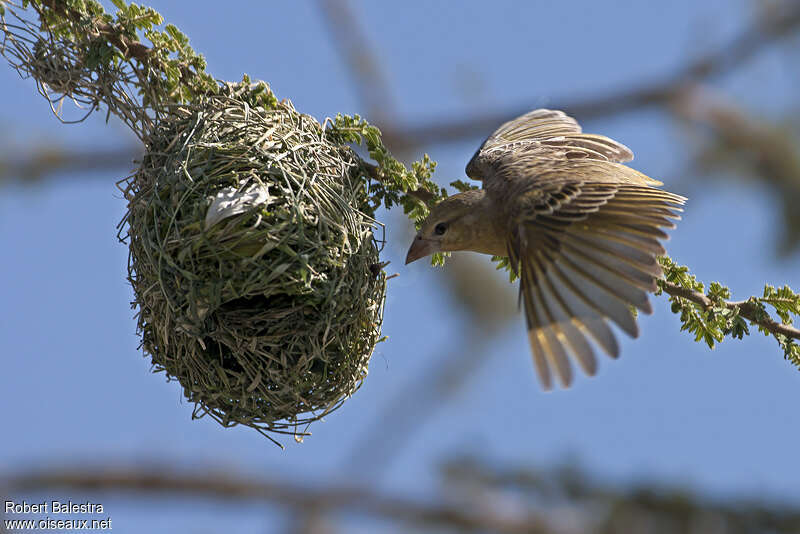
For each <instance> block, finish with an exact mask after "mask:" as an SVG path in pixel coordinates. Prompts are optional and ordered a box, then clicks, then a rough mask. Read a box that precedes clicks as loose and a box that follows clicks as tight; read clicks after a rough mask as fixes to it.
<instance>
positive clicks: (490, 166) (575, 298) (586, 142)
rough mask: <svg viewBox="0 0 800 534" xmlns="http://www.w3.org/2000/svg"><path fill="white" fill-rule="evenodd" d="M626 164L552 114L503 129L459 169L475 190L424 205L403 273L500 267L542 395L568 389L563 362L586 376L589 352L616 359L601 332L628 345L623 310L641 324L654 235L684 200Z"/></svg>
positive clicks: (657, 247) (614, 347) (629, 325)
mask: <svg viewBox="0 0 800 534" xmlns="http://www.w3.org/2000/svg"><path fill="white" fill-rule="evenodd" d="M632 159H633V152H632V151H631V150H630V149H629V148H628V147H627V146H625V145H623V144H622V143H619V142H617V141H615V140H613V139H610V138H608V137H606V136H603V135H598V134H587V133H583V131H582V128H581V126H580V125H579V124H578V122H577V121H576V120H575V119H574V118H572V117H570V116H569V115H567V114H566V113H564V112H563V111H559V110H550V109H536V110H533V111H530V112H528V113H526V114H524V115H522V116H520V117H518V118H516V119H514V120H511V121H509V122H506V123H504V124H502V125H501V126H500V127H499V128H498V129H497V130H496V131H495V132H494V133H493V134H491V135H490V136H489V137H488V138H487V139H486V140H485V141H484V142H483V144H481V146H480V147H479V148H478V150H477V151H476V152H475V154H474V155H473V157H472V159H471V160H470V161H469V163H468V164H467V167H466V174H467V176H468V177H469V178H470V179H473V180H476V181H481V182H482V186H483V187H482V188H480V189H473V190H468V191H464V192H461V193H458V194H455V195H452V196H449V197H447V198H445V199H443V200H441V201H440V202H438V203H437V204H436V205H434V206H433V207H432V208H431V209H430V212H429V214H428V215H427V217H426V218H425V219H424V220H423V221H422V222H421V224H420V225H419V231H418V232H417V234H416V236H415V237H414V239H413V241H412V243H411V246H410V248H409V249H408V254H407V256H406V264H409V263H411V262H413V261H416V260H418V259H420V258H423V257H425V256H428V255H430V254H433V253H437V252H453V251H473V252H478V253H482V254H489V255H492V256H500V257H506V258H508V263H509V265H510V268H511V270H512V271H513V273H514V274H515V275H516V276H517V277H518V278H519V303H520V304H519V306H520V307H521V308H524V315H525V320H526V325H527V333H528V341H529V344H530V349H531V353H532V357H533V362H534V367H535V369H536V373H537V375H538V377H539V381H540V383H541V385H542V387H543V389H545V390H550V389H552V387H553V375H554V374H555V376H556V377H557V378H558V381H559V383H560V385H561V386H562V387H563V388H567V387H569V386H570V385H571V383H572V381H573V369H572V363H571V360H570V355H571V356H572V359H574V360H575V361H576V362H577V364H578V365H579V366H580V367H581V368H582V369H583V371H584V372H585V373H586V374H587V375H589V376H593V375H594V374H596V372H597V358H596V357H595V350H594V349H593V345H595V346H599V347H600V349H601V350H602V351H603V352H605V353H606V354H607V355H608V356H610V357H611V358H617V357H618V356H619V344H618V343H617V340H616V337H615V336H614V333H613V332H612V330H611V328H610V327H609V323H613V324H616V326H617V327H619V328H620V329H621V330H622V331H623V332H625V333H626V334H627V335H629V336H631V337H632V338H636V337H638V335H639V327H638V325H637V323H636V318H635V312H634V309H637V310H639V311H641V312H642V313H645V314H650V313H652V307H651V305H650V302H649V300H648V293H651V292H653V291H655V290H656V288H657V286H656V280H657V279H659V278H660V277H662V276H663V275H662V269H661V266H660V264H659V262H658V260H657V258H658V256H661V255H663V254H665V249H664V246H663V244H662V242H663V241H665V240H667V239H668V235H667V233H666V232H665V230H666V229H672V228H675V222H676V221H678V220H680V218H681V217H680V213H681V212H683V209H682V206H683V205H684V203H685V201H686V200H687V199H686V197H683V196H681V195H677V194H674V193H670V192H668V191H665V190H663V189H659V187H658V186H661V185H663V183H662V182H659V181H658V180H654V179H652V178H650V177H648V176H647V175H645V174H643V173H641V172H639V171H637V170H635V169H633V168H631V167H628V166H627V165H624V163H626V162H629V161H631V160H632Z"/></svg>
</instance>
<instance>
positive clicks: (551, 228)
mask: <svg viewBox="0 0 800 534" xmlns="http://www.w3.org/2000/svg"><path fill="white" fill-rule="evenodd" d="M562 176H566V177H564V178H562V179H560V180H558V179H555V178H552V179H550V180H549V181H547V182H545V183H542V182H540V181H528V182H527V184H528V187H527V190H526V191H517V192H516V194H515V196H514V197H513V198H512V197H507V198H508V200H509V208H508V209H509V212H508V214H509V220H510V224H511V229H510V232H509V237H508V242H507V249H508V256H509V260H510V263H511V265H512V266H513V268H514V269H515V270H516V271H517V274H519V276H520V280H521V282H520V300H521V301H522V303H523V304H524V307H525V317H526V319H527V325H528V338H529V341H530V345H531V350H532V352H533V358H534V363H535V366H536V370H537V373H538V375H539V378H540V380H541V382H542V385H543V386H544V387H545V388H546V389H549V388H550V387H551V385H552V381H551V369H552V370H555V373H556V374H557V376H558V377H559V379H560V381H561V384H562V385H563V386H565V387H566V386H568V385H569V384H570V382H571V380H572V368H571V366H570V363H569V359H568V353H571V354H572V355H573V356H574V357H575V359H577V360H578V363H579V364H580V366H581V367H582V368H583V369H584V371H585V372H586V373H587V374H589V375H592V374H594V373H595V371H596V368H597V363H596V360H595V356H594V353H593V351H592V348H591V346H590V345H589V343H588V341H587V338H590V339H593V340H594V341H595V342H596V343H597V344H598V345H600V347H601V348H602V349H603V350H604V351H605V352H606V353H607V354H608V355H609V356H611V357H617V355H618V353H619V348H618V345H617V342H616V340H615V338H614V335H613V334H612V332H611V330H610V329H609V327H608V324H607V321H606V320H607V319H610V320H611V321H613V322H614V323H616V324H617V325H618V326H619V327H620V328H621V329H622V330H623V331H625V332H626V333H627V334H629V335H630V336H632V337H636V336H637V335H638V327H637V325H636V321H635V319H634V317H633V314H632V313H631V306H633V307H636V308H638V309H639V310H641V311H642V312H644V313H651V311H652V310H651V308H650V303H649V301H648V299H647V292H649V291H654V290H655V289H656V284H655V280H656V278H657V277H659V276H661V268H660V266H659V264H658V262H657V261H656V257H657V256H658V255H661V254H663V253H664V248H663V247H662V246H661V243H660V240H663V239H666V238H667V234H666V233H664V231H663V228H673V227H674V224H673V222H672V220H673V219H679V218H680V217H679V215H678V214H677V213H676V212H679V211H682V210H681V209H680V208H679V207H678V206H680V205H681V204H683V202H684V201H685V199H684V198H683V197H681V196H678V195H674V194H672V193H669V192H666V191H662V190H659V189H655V188H653V187H649V186H646V185H642V184H637V183H625V182H622V183H613V182H611V183H602V182H594V181H589V180H580V179H576V178H574V177H573V178H570V177H569V175H568V174H567V175H563V174H562Z"/></svg>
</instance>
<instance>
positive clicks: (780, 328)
mask: <svg viewBox="0 0 800 534" xmlns="http://www.w3.org/2000/svg"><path fill="white" fill-rule="evenodd" d="M660 285H661V289H662V290H663V291H664V293H668V294H670V295H672V296H673V297H680V298H684V299H686V300H689V301H691V302H694V303H695V304H698V305H700V306H701V307H702V308H703V309H704V310H710V309H711V308H713V307H714V305H715V304H714V301H712V300H711V299H710V298H708V297H707V296H706V295H705V294H704V293H702V292H700V291H694V290H692V289H688V288H685V287H681V286H679V285H677V284H673V283H672V282H667V281H666V280H662V281H661V283H660ZM724 304H725V307H726V308H728V309H729V310H737V309H738V311H739V315H740V316H742V317H744V318H745V319H747V320H748V321H750V322H752V323H754V324H757V325H758V326H761V327H763V328H765V329H766V330H769V331H770V332H771V333H773V334H780V335H783V336H786V337H788V338H792V339H797V340H800V330H798V329H797V328H795V327H793V326H791V325H788V324H783V323H779V322H777V321H774V320H772V319H770V318H768V317H767V318H765V317H763V316H762V314H761V313H759V311H760V310H759V309H758V307H757V306H756V305H755V304H754V303H753V302H752V301H751V300H740V301H724Z"/></svg>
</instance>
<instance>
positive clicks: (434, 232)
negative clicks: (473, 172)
mask: <svg viewBox="0 0 800 534" xmlns="http://www.w3.org/2000/svg"><path fill="white" fill-rule="evenodd" d="M493 235H494V225H493V221H492V218H491V213H490V208H489V206H488V205H487V202H486V197H485V191H484V190H482V189H479V190H474V191H466V192H464V193H459V194H457V195H453V196H451V197H448V198H446V199H444V200H442V201H441V202H439V203H438V204H436V205H435V206H434V207H433V208H432V209H431V212H430V214H429V215H428V217H426V218H425V220H424V221H423V222H422V226H421V227H420V229H419V232H417V235H416V236H415V237H414V241H413V242H412V243H411V247H410V248H409V249H408V255H407V256H406V264H408V263H411V262H412V261H415V260H418V259H420V258H424V257H425V256H429V255H431V254H433V253H435V252H453V251H457V250H473V251H475V252H485V253H487V254H494V253H495V250H494V249H492V250H487V246H490V245H491V244H493V243H494V241H495V240H494V239H493ZM495 248H496V247H495Z"/></svg>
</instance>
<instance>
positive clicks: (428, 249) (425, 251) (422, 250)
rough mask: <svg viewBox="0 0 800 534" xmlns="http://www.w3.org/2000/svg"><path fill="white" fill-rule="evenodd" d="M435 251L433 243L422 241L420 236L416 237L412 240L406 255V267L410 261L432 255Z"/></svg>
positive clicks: (428, 240) (427, 240) (426, 240)
mask: <svg viewBox="0 0 800 534" xmlns="http://www.w3.org/2000/svg"><path fill="white" fill-rule="evenodd" d="M436 251H437V247H436V243H435V242H434V241H431V240H430V239H422V238H421V237H420V236H417V237H415V238H414V241H412V243H411V247H409V249H408V254H406V265H408V264H409V263H411V262H412V261H417V260H418V259H420V258H424V257H425V256H427V255H429V254H433V253H434V252H436Z"/></svg>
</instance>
